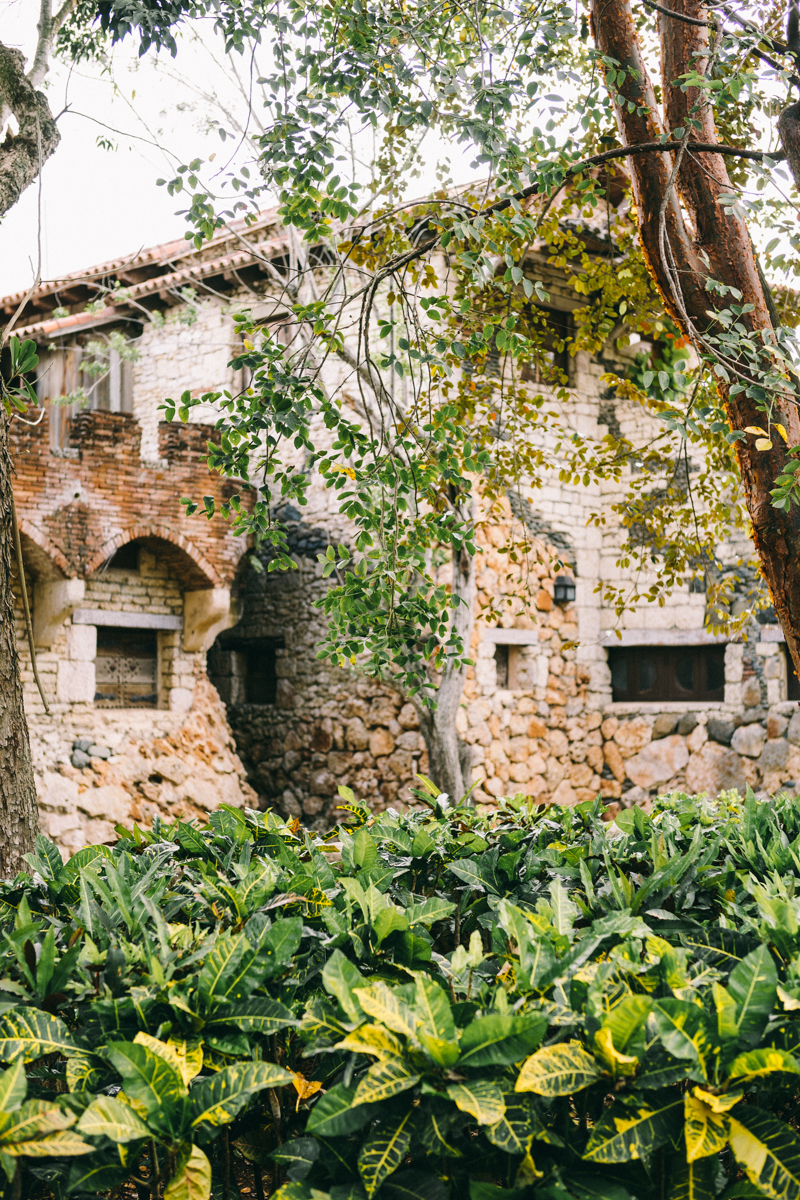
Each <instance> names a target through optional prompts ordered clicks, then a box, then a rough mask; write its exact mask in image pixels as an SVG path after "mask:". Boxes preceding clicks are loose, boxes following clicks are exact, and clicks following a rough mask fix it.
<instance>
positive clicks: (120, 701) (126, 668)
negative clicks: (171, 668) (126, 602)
mask: <svg viewBox="0 0 800 1200" xmlns="http://www.w3.org/2000/svg"><path fill="white" fill-rule="evenodd" d="M94 700H95V704H96V705H97V707H98V708H157V707H158V634H157V633H156V631H155V630H154V629H123V628H119V627H117V626H115V625H101V626H99V627H98V630H97V657H96V659H95V696H94Z"/></svg>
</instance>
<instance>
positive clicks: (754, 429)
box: [744, 425, 767, 437]
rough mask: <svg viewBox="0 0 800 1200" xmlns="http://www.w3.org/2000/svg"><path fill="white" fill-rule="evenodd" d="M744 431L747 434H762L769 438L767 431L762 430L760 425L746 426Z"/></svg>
mask: <svg viewBox="0 0 800 1200" xmlns="http://www.w3.org/2000/svg"><path fill="white" fill-rule="evenodd" d="M744 431H745V433H756V434H758V433H761V434H763V435H764V437H766V436H767V431H766V429H762V428H761V426H760V425H745V427H744Z"/></svg>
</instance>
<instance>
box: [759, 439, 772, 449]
mask: <svg viewBox="0 0 800 1200" xmlns="http://www.w3.org/2000/svg"><path fill="white" fill-rule="evenodd" d="M771 449H772V442H771V441H770V439H769V438H756V450H771Z"/></svg>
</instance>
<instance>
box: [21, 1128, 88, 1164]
mask: <svg viewBox="0 0 800 1200" xmlns="http://www.w3.org/2000/svg"><path fill="white" fill-rule="evenodd" d="M94 1149H95V1147H94V1146H91V1145H90V1144H89V1143H88V1142H85V1141H84V1140H83V1138H81V1137H78V1135H77V1133H73V1132H72V1131H71V1130H63V1131H61V1132H60V1133H51V1134H48V1135H47V1136H46V1137H41V1138H35V1139H34V1140H33V1141H30V1142H15V1143H14V1145H13V1146H7V1145H6V1144H5V1143H3V1153H4V1154H11V1155H13V1156H14V1157H15V1158H19V1157H20V1156H21V1155H23V1154H24V1155H26V1156H27V1157H28V1158H49V1157H50V1156H51V1155H52V1156H53V1157H55V1156H56V1155H59V1156H60V1155H69V1156H70V1157H73V1156H74V1155H77V1154H90V1153H91V1152H92V1150H94Z"/></svg>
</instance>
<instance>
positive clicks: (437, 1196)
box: [331, 1170, 448, 1200]
mask: <svg viewBox="0 0 800 1200" xmlns="http://www.w3.org/2000/svg"><path fill="white" fill-rule="evenodd" d="M331 1200H334V1197H333V1195H331ZM381 1200H448V1191H447V1188H446V1187H445V1185H444V1184H443V1183H442V1181H441V1179H439V1177H438V1176H437V1175H431V1174H429V1173H428V1172H426V1171H413V1170H411V1171H397V1172H395V1174H394V1175H392V1176H391V1177H390V1178H389V1179H387V1180H386V1182H385V1183H384V1185H383V1187H382V1188H381Z"/></svg>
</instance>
